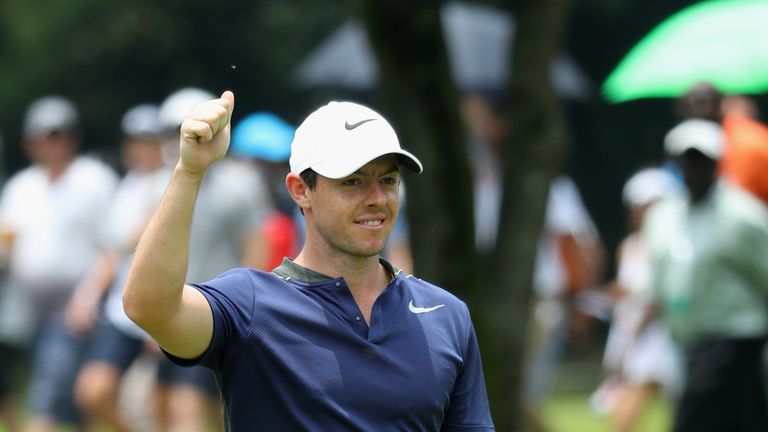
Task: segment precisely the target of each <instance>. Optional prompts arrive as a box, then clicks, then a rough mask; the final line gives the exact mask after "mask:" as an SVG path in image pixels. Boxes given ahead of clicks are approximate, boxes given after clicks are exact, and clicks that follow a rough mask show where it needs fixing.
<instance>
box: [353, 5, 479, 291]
mask: <svg viewBox="0 0 768 432" xmlns="http://www.w3.org/2000/svg"><path fill="white" fill-rule="evenodd" d="M354 4H355V6H357V8H358V11H359V12H360V16H361V17H362V19H363V21H364V23H365V27H366V28H367V30H368V36H369V38H370V40H371V44H372V46H373V48H374V51H375V53H376V57H377V59H378V62H379V67H380V71H381V78H380V86H379V91H380V92H381V97H382V100H383V102H384V103H383V106H384V108H385V109H384V111H385V112H386V114H387V115H388V117H389V119H390V120H391V121H392V123H393V124H394V126H395V128H396V130H397V131H398V135H399V137H400V141H401V143H402V144H403V146H404V147H406V148H408V149H410V150H412V151H413V152H414V153H415V154H416V155H417V156H418V157H419V159H420V160H421V161H422V163H423V164H424V173H423V174H422V175H420V176H412V177H406V178H405V179H406V188H407V193H408V198H407V204H406V207H407V212H408V220H409V223H410V236H411V248H412V252H413V256H414V264H415V269H416V274H417V275H418V276H419V277H421V278H424V279H426V280H429V281H430V282H433V283H435V284H437V285H439V286H442V287H444V288H446V289H448V290H450V291H452V292H454V293H456V294H458V295H459V296H461V297H464V296H465V295H466V294H468V293H469V292H470V291H471V287H472V283H473V281H474V278H473V273H474V264H475V250H474V225H473V222H472V218H473V216H472V181H471V177H470V169H469V163H468V161H467V151H466V146H465V135H464V129H463V126H462V123H461V118H460V115H459V101H458V98H457V95H456V90H455V87H454V85H453V82H452V78H451V75H450V69H449V63H448V57H447V51H446V48H445V44H444V42H443V31H442V26H441V21H440V2H439V1H437V0H429V1H418V2H403V1H400V0H382V1H372V2H371V1H358V2H355V3H354Z"/></svg>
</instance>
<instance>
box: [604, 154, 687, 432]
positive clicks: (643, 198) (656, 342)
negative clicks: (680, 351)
mask: <svg viewBox="0 0 768 432" xmlns="http://www.w3.org/2000/svg"><path fill="white" fill-rule="evenodd" d="M675 182H676V180H675V179H674V178H673V177H672V176H671V175H670V174H669V173H667V172H666V171H664V170H662V169H660V168H647V169H643V170H641V171H639V172H637V173H635V174H634V175H633V176H632V177H631V178H630V179H629V180H628V181H627V183H626V184H625V185H624V190H623V201H624V204H625V206H626V208H627V210H628V216H629V234H628V235H627V237H626V238H624V240H623V241H622V242H621V244H620V245H619V249H618V252H617V257H616V262H617V271H616V279H615V280H614V281H613V282H611V283H610V284H609V291H610V293H611V295H612V297H613V298H614V309H613V319H612V322H611V327H610V332H609V333H608V340H607V342H606V347H605V356H604V361H603V367H604V368H605V370H606V371H607V372H608V378H607V379H606V380H605V382H604V383H603V384H602V385H601V386H600V387H599V388H598V390H597V391H596V392H595V393H594V395H593V397H592V398H591V399H590V402H591V403H592V405H593V408H596V409H597V410H598V412H600V413H611V415H612V423H613V429H614V430H616V431H621V432H630V431H633V430H635V427H636V426H637V424H638V421H639V420H640V418H641V416H642V414H643V412H644V410H645V407H646V406H647V404H648V402H649V401H650V400H651V398H652V397H653V396H655V395H656V393H657V392H658V391H659V389H665V390H667V391H668V394H670V395H672V394H673V393H674V391H675V389H676V386H677V381H678V374H679V373H678V370H677V368H678V360H677V355H676V348H675V346H674V345H673V343H672V341H671V340H670V337H669V334H668V331H667V329H666V327H665V326H664V325H663V323H662V322H661V321H660V320H658V319H648V318H647V317H648V316H649V313H648V308H649V307H651V298H652V294H651V292H650V290H651V287H650V285H649V277H650V275H651V268H650V261H649V258H648V252H647V250H646V247H645V245H644V244H643V241H642V239H641V237H640V233H639V230H640V227H641V226H642V224H643V220H644V218H645V214H646V211H647V209H648V207H649V206H650V205H652V204H653V203H654V202H656V201H657V200H659V199H661V198H662V197H664V196H665V195H667V194H669V193H671V192H672V191H673V190H674V189H675Z"/></svg>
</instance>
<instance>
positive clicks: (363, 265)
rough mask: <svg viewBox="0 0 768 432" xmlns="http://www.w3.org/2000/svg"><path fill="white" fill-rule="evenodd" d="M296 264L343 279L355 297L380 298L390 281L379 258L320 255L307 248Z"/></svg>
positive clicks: (296, 260)
mask: <svg viewBox="0 0 768 432" xmlns="http://www.w3.org/2000/svg"><path fill="white" fill-rule="evenodd" d="M294 262H295V263H296V264H299V265H301V266H303V267H306V268H308V269H311V270H314V271H316V272H319V273H322V274H325V275H328V276H331V277H343V278H344V280H345V281H346V283H347V286H348V287H349V290H350V291H351V292H352V294H353V295H357V294H360V295H364V296H368V295H374V296H378V294H379V293H380V292H381V291H382V290H384V288H386V286H387V284H388V283H389V281H390V275H388V271H387V270H386V269H385V268H384V266H382V265H381V263H380V262H379V257H378V256H371V257H353V256H348V255H341V254H322V255H320V254H316V253H313V252H312V251H311V250H309V249H308V248H306V247H305V248H304V249H303V250H302V251H301V253H300V254H299V256H297V257H296V259H295V260H294Z"/></svg>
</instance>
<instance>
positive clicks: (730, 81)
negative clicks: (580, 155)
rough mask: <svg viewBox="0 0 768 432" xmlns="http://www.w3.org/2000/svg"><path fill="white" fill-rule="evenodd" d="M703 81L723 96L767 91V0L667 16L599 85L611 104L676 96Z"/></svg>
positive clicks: (741, 0) (721, 3) (726, 0)
mask: <svg viewBox="0 0 768 432" xmlns="http://www.w3.org/2000/svg"><path fill="white" fill-rule="evenodd" d="M701 81H707V82H709V83H710V84H712V85H714V86H715V87H717V88H718V89H719V90H721V91H723V92H725V93H757V92H762V91H764V90H766V89H768V2H766V1H764V0H718V1H707V2H703V3H698V4H696V5H693V6H690V7H688V8H685V9H683V10H682V11H680V12H678V13H676V14H674V15H672V16H671V17H669V18H667V19H666V20H665V21H663V22H662V23H661V24H659V25H658V26H657V27H656V28H654V29H653V30H652V31H651V32H650V33H648V35H647V36H645V37H644V38H643V39H641V40H640V42H639V43H638V44H637V45H636V46H635V47H634V48H632V50H630V52H629V53H628V54H627V56H626V57H625V58H624V59H623V60H622V61H621V62H620V63H619V65H618V66H617V67H616V69H615V70H614V71H613V72H612V73H611V74H610V75H609V76H608V79H607V80H606V81H605V83H604V84H603V94H604V96H605V97H606V98H607V99H608V100H609V101H611V102H623V101H628V100H632V99H638V98H648V97H677V96H681V95H682V94H684V93H685V92H686V91H688V90H689V89H690V88H691V87H692V86H693V85H694V84H696V83H698V82H701Z"/></svg>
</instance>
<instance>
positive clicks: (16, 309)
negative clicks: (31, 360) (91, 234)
mask: <svg viewBox="0 0 768 432" xmlns="http://www.w3.org/2000/svg"><path fill="white" fill-rule="evenodd" d="M3 149H4V148H3V141H2V135H0V154H2V153H3ZM2 159H4V158H0V160H2ZM5 180H6V178H5V169H4V166H2V167H0V184H4V183H5ZM5 240H6V239H0V243H3V242H4V241H5ZM5 250H7V248H6V247H0V425H4V426H5V429H6V430H8V431H9V432H16V431H18V430H20V422H19V415H18V409H17V407H16V402H15V400H14V385H15V384H16V383H15V382H14V381H15V380H14V377H15V376H16V373H15V372H17V369H18V367H19V365H20V364H21V362H22V352H23V348H24V346H25V343H26V342H27V341H28V339H29V335H28V332H29V330H28V328H29V326H30V324H29V323H28V321H29V312H28V305H26V304H25V303H23V300H24V298H23V297H22V296H21V295H20V293H19V291H18V290H15V289H10V283H9V282H8V271H7V266H8V257H7V256H5V255H4V253H3V252H4V251H5ZM19 302H22V303H21V304H20V303H19Z"/></svg>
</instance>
